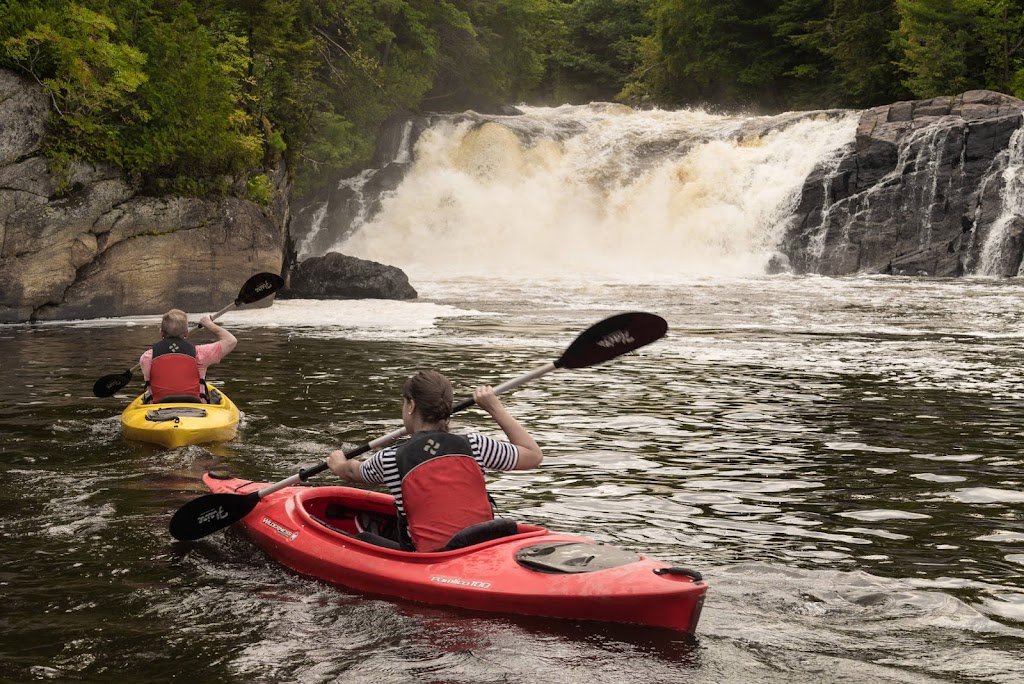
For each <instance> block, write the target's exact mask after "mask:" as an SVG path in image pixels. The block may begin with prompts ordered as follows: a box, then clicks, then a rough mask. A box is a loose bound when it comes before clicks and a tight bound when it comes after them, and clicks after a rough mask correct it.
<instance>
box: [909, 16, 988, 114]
mask: <svg viewBox="0 0 1024 684" xmlns="http://www.w3.org/2000/svg"><path fill="white" fill-rule="evenodd" d="M896 6H897V9H898V11H899V15H900V24H899V28H898V30H897V32H896V34H895V35H894V40H895V45H896V47H897V48H898V49H899V51H900V53H901V55H902V57H901V59H900V61H899V66H900V68H901V69H902V70H903V73H904V75H905V76H904V78H903V85H905V86H906V87H907V89H908V90H909V91H910V93H911V94H912V95H913V96H914V97H919V98H929V97H936V96H939V95H952V94H955V93H959V92H962V91H964V90H966V89H967V88H969V87H970V86H971V77H970V75H969V74H970V73H971V69H970V66H969V63H968V62H969V58H970V53H971V41H972V39H973V36H972V34H971V31H970V26H969V25H970V21H971V17H970V16H969V15H967V14H966V13H964V12H963V11H962V10H961V8H960V7H959V6H958V3H957V2H956V0H897V3H896Z"/></svg>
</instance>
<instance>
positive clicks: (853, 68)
mask: <svg viewBox="0 0 1024 684" xmlns="http://www.w3.org/2000/svg"><path fill="white" fill-rule="evenodd" d="M774 16H775V19H776V21H777V32H776V35H778V36H780V37H786V38H788V39H789V40H790V41H791V42H792V44H793V45H794V46H795V47H797V48H800V49H802V52H800V53H797V54H796V55H795V56H796V57H797V59H798V60H799V63H798V64H797V65H796V66H795V67H794V68H793V69H792V70H791V71H790V73H789V75H791V76H792V77H793V78H794V79H796V80H797V81H798V82H799V83H800V84H801V90H800V95H799V96H798V97H797V99H796V101H797V103H799V102H801V101H802V102H805V103H808V104H809V103H811V102H813V103H815V104H816V105H817V106H822V105H827V106H842V107H870V106H874V105H877V104H882V103H885V102H891V101H892V100H893V99H895V98H898V97H900V96H902V95H905V94H906V91H904V90H903V89H902V88H901V87H899V78H898V76H897V69H896V66H895V64H894V62H895V60H896V54H895V53H894V51H893V47H892V42H891V39H890V35H891V33H892V32H893V31H894V30H895V29H896V28H897V26H898V24H899V17H898V15H897V13H896V3H895V0H832V1H831V2H828V3H822V2H819V1H818V0H785V2H783V3H782V5H781V6H780V7H779V10H778V11H777V12H776V13H775V15H774Z"/></svg>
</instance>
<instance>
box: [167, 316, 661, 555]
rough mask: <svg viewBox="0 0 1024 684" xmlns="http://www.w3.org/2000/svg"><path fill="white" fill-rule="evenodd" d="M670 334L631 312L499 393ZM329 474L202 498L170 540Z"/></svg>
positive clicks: (230, 519)
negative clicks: (290, 488) (290, 487)
mask: <svg viewBox="0 0 1024 684" xmlns="http://www.w3.org/2000/svg"><path fill="white" fill-rule="evenodd" d="M667 331H668V323H667V322H666V321H665V319H664V318H662V317H661V316H656V315H654V314H649V313H643V312H632V313H624V314H618V315H617V316H612V317H611V318H606V319H605V320H603V321H601V322H599V323H596V324H594V325H592V326H590V328H588V329H587V330H585V331H584V332H583V333H581V334H580V336H579V337H577V338H576V340H575V341H574V342H573V343H572V344H571V345H569V348H568V349H566V350H565V352H564V353H563V354H562V355H561V356H560V357H559V358H558V359H557V360H555V361H551V362H548V363H546V364H544V365H543V366H540V367H538V368H535V369H534V370H532V371H530V372H528V373H525V374H523V375H521V376H519V377H518V378H514V379H512V380H509V381H508V382H505V383H503V384H501V385H499V386H498V387H495V388H494V392H495V394H502V393H503V392H507V391H509V390H511V389H514V388H516V387H519V386H520V385H522V384H524V383H526V382H529V381H530V380H534V379H536V378H539V377H541V376H542V375H546V374H547V373H550V372H551V371H553V370H556V369H558V368H586V367H587V366H595V365H597V364H599V363H604V362H605V361H609V360H611V359H614V358H615V357H617V356H622V355H623V354H626V353H629V352H631V351H633V350H635V349H639V348H640V347H643V346H645V345H648V344H650V343H651V342H654V341H655V340H658V339H661V338H662V337H663V336H664V335H665V333H666V332H667ZM474 403H475V402H474V401H473V399H472V397H470V398H469V399H466V400H464V401H461V402H459V403H458V404H456V405H455V406H454V407H452V413H457V412H459V411H462V410H464V409H467V408H469V407H470V406H472V405H473V404H474ZM405 434H406V430H405V428H404V427H402V428H399V429H397V430H395V431H393V432H390V433H388V434H386V435H384V436H382V437H378V438H377V439H375V440H373V441H372V442H367V443H366V444H363V445H362V446H360V447H357V448H356V449H354V450H352V451H351V452H349V453H347V454H345V456H346V457H348V458H353V457H355V456H359V455H361V454H364V453H366V452H368V451H370V450H371V449H379V448H381V447H383V446H386V445H387V444H389V443H391V442H393V441H394V440H396V439H398V438H399V437H401V436H403V435H405ZM325 470H327V461H326V460H324V461H323V462H321V463H318V464H317V465H315V466H313V467H312V468H307V469H304V470H300V471H299V472H298V473H296V474H295V475H292V476H291V477H288V478H286V479H284V480H281V481H280V482H278V483H276V484H272V485H269V486H267V487H264V488H263V489H261V490H259V491H256V492H251V493H249V494H226V493H219V494H206V495H204V496H200V497H199V498H197V499H193V500H192V501H189V502H188V503H187V504H185V505H184V506H182V507H181V508H179V509H178V510H177V512H175V514H174V516H172V517H171V524H170V531H171V536H172V537H174V538H175V539H178V540H181V541H191V540H194V539H200V538H201V537H205V536H206V535H208V534H212V533H214V532H216V531H217V530H220V529H223V528H225V527H228V526H229V525H232V524H234V523H236V522H238V521H239V520H241V519H242V518H244V517H245V516H246V515H248V514H249V512H250V511H252V509H254V508H256V504H258V503H259V502H260V499H262V498H263V497H265V496H266V495H268V494H271V493H273V492H276V491H278V490H279V489H284V488H285V487H288V486H291V485H293V484H295V483H296V482H299V481H305V480H307V479H309V478H311V477H313V476H314V475H317V474H319V473H322V472H323V471H325Z"/></svg>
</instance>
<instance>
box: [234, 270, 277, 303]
mask: <svg viewBox="0 0 1024 684" xmlns="http://www.w3.org/2000/svg"><path fill="white" fill-rule="evenodd" d="M282 287H284V278H282V277H281V276H279V275H277V274H276V273H257V274H256V275H254V276H253V277H252V278H249V279H248V280H246V281H245V285H242V289H241V290H239V292H238V299H236V300H235V306H241V305H243V304H252V303H253V302H258V301H259V300H261V299H263V298H264V297H269V296H270V295H272V294H274V293H275V292H277V291H278V290H280V289H281V288H282Z"/></svg>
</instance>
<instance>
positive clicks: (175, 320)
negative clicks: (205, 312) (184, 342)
mask: <svg viewBox="0 0 1024 684" xmlns="http://www.w3.org/2000/svg"><path fill="white" fill-rule="evenodd" d="M160 332H161V333H163V334H164V336H165V337H185V335H187V334H188V314H187V313H185V312H184V311H182V310H181V309H171V310H170V311H168V312H167V313H165V314H164V317H163V318H162V319H161V320H160Z"/></svg>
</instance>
